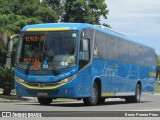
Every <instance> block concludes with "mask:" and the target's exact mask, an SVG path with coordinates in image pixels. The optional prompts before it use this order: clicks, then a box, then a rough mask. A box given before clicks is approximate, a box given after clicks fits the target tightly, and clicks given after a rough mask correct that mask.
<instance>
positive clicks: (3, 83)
mask: <svg viewBox="0 0 160 120" xmlns="http://www.w3.org/2000/svg"><path fill="white" fill-rule="evenodd" d="M0 88H2V89H3V95H10V93H11V90H12V89H13V88H14V70H13V68H12V67H10V68H7V67H6V66H4V67H0Z"/></svg>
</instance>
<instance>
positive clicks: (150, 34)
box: [102, 0, 160, 54]
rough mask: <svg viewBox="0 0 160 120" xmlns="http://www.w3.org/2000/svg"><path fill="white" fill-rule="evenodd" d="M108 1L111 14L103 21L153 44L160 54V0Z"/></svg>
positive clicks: (137, 38)
mask: <svg viewBox="0 0 160 120" xmlns="http://www.w3.org/2000/svg"><path fill="white" fill-rule="evenodd" d="M106 3H107V6H108V9H109V15H108V19H107V20H104V19H102V22H105V23H107V24H109V25H111V27H112V28H113V29H115V30H117V31H120V32H121V33H124V34H125V35H127V36H129V37H131V38H133V39H136V40H139V41H140V42H141V43H143V44H146V45H150V46H151V45H152V46H153V47H154V48H155V49H156V52H157V53H158V54H160V47H159V46H160V37H159V36H160V12H159V11H160V0H106ZM157 44H158V45H159V46H158V45H157Z"/></svg>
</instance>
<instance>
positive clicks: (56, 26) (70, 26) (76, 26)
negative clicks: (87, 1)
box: [21, 23, 152, 48]
mask: <svg viewBox="0 0 160 120" xmlns="http://www.w3.org/2000/svg"><path fill="white" fill-rule="evenodd" d="M84 28H90V29H95V30H98V31H101V32H104V33H106V34H109V35H113V36H115V37H119V38H122V39H124V40H127V41H131V42H134V43H137V44H140V45H144V44H142V43H140V42H137V41H135V40H133V39H131V38H129V37H127V36H125V35H123V34H121V33H119V32H116V31H114V30H112V29H110V28H106V27H103V26H101V25H92V24H88V23H44V24H34V25H27V26H25V27H23V28H22V30H21V31H59V30H82V29H84ZM145 46H146V45H145ZM146 47H150V48H152V47H151V46H146Z"/></svg>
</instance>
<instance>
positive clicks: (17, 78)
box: [14, 75, 25, 83]
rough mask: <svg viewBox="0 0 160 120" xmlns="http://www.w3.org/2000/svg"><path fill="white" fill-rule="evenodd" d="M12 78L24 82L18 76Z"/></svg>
mask: <svg viewBox="0 0 160 120" xmlns="http://www.w3.org/2000/svg"><path fill="white" fill-rule="evenodd" d="M14 79H15V80H17V81H18V82H21V83H24V82H25V81H24V80H23V79H21V78H19V77H18V76H16V75H15V76H14Z"/></svg>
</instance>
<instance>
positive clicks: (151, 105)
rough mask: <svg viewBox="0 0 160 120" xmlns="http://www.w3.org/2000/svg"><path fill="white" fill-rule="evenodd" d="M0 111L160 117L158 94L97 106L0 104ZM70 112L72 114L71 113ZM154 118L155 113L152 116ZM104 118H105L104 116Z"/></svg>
mask: <svg viewBox="0 0 160 120" xmlns="http://www.w3.org/2000/svg"><path fill="white" fill-rule="evenodd" d="M0 111H19V112H22V111H23V112H24V111H29V112H31V111H32V112H33V111H35V112H40V113H41V112H42V111H43V113H45V115H46V116H47V115H52V116H57V117H60V116H62V117H63V116H64V117H65V116H73V117H74V116H77V117H78V116H79V117H84V116H88V117H102V116H103V115H104V114H105V115H107V114H108V115H109V114H111V116H114V115H115V117H116V115H119V116H117V117H121V116H122V117H124V111H125V113H129V114H130V112H131V114H132V113H134V111H136V112H138V113H139V114H141V113H144V111H145V112H146V114H148V112H150V113H152V112H153V113H154V112H155V111H158V117H160V94H149V95H143V96H142V98H141V102H140V103H126V102H125V100H124V99H117V98H116V99H106V102H105V104H103V105H98V106H85V105H84V104H83V102H82V101H76V100H75V101H73V100H71V101H69V100H67V101H63V102H58V101H55V102H54V101H53V102H52V104H51V105H50V106H43V105H40V104H39V103H37V101H35V102H33V101H32V102H11V103H0ZM71 111H72V112H71ZM154 115H155V116H154V117H157V116H156V113H155V114H154ZM104 117H105V116H104Z"/></svg>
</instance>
